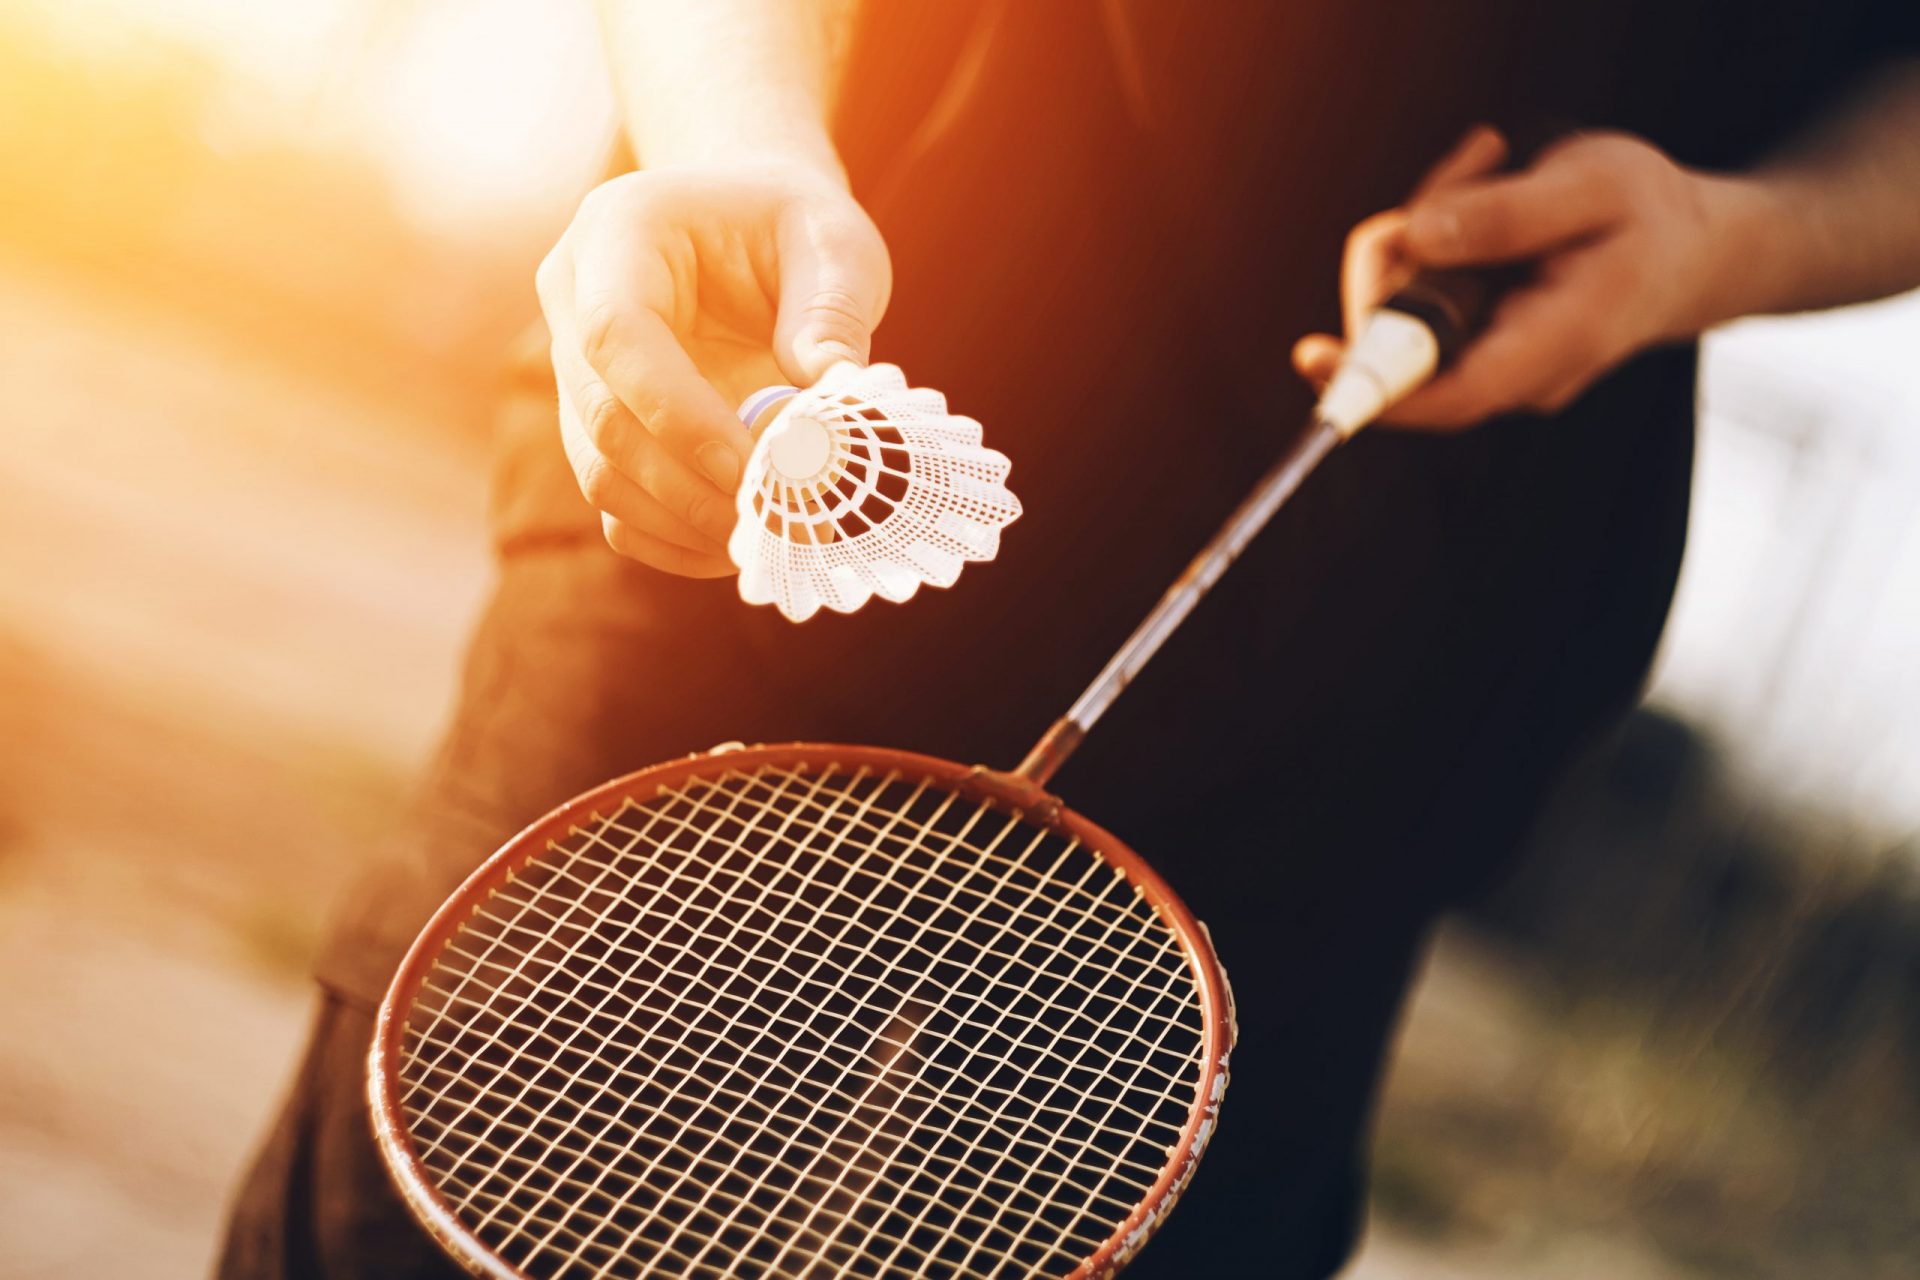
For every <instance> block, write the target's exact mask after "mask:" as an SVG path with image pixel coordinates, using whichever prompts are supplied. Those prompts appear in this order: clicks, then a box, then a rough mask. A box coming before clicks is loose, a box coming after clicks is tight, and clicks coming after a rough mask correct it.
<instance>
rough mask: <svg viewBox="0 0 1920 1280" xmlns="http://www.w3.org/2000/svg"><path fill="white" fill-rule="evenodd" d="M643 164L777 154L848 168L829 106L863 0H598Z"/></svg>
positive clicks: (827, 169)
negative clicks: (831, 128)
mask: <svg viewBox="0 0 1920 1280" xmlns="http://www.w3.org/2000/svg"><path fill="white" fill-rule="evenodd" d="M599 10H600V25H601V29H602V31H604V32H605V36H606V44H607V53H608V57H609V58H610V59H611V61H612V63H613V74H614V83H615V86H616V89H617V91H618V93H619V97H620V107H621V115H622V118H623V119H624V121H625V123H626V127H627V135H628V137H629V138H630V139H631V140H632V142H633V147H634V151H635V153H636V154H637V155H638V156H639V159H640V164H641V165H642V167H657V166H661V165H669V164H688V163H713V162H716V161H728V160H737V159H741V158H744V157H748V156H756V155H760V156H769V157H778V158H779V159H781V160H783V161H789V162H796V161H797V162H801V163H806V164H809V165H812V166H814V167H816V168H818V169H820V170H821V171H822V172H824V173H832V174H838V173H839V171H840V166H839V160H838V158H837V157H836V156H835V155H834V150H833V144H832V142H831V141H830V140H829V138H828V136H827V125H826V122H827V118H828V112H829V110H830V109H831V107H832V105H833V94H834V90H835V87H836V84H837V81H838V73H839V70H840V62H841V59H842V57H843V55H844V52H845V45H846V35H847V30H848V27H849V26H850V24H851V21H852V18H853V10H854V0H600V3H599Z"/></svg>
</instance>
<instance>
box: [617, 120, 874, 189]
mask: <svg viewBox="0 0 1920 1280" xmlns="http://www.w3.org/2000/svg"><path fill="white" fill-rule="evenodd" d="M629 136H630V137H631V138H632V139H633V148H634V153H635V158H636V159H637V160H638V161H639V163H640V167H642V168H644V169H663V168H677V167H681V166H688V165H726V166H729V167H757V166H766V167H772V168H784V169H789V170H800V171H803V172H805V173H807V174H809V175H811V176H814V177H818V178H819V179H821V180H823V181H825V182H829V183H831V184H832V185H834V186H835V187H838V188H840V189H841V190H843V191H844V190H845V189H846V188H847V171H846V169H845V167H844V166H843V165H842V164H841V163H840V154H839V152H838V151H837V150H836V149H835V148H834V145H833V139H832V138H830V137H829V136H828V135H827V130H826V127H825V125H824V124H821V125H812V124H802V123H798V122H796V121H793V120H791V119H789V120H785V121H767V122H763V123H756V122H752V121H735V122H732V123H726V122H721V121H717V120H709V121H705V122H703V123H702V125H701V127H700V128H698V129H696V130H663V129H658V128H655V129H651V130H647V129H643V128H639V127H636V128H633V129H631V130H630V132H629Z"/></svg>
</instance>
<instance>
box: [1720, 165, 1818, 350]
mask: <svg viewBox="0 0 1920 1280" xmlns="http://www.w3.org/2000/svg"><path fill="white" fill-rule="evenodd" d="M1700 181H1701V182H1702V183H1703V184H1704V186H1703V195H1702V203H1703V206H1704V207H1705V208H1706V209H1707V210H1708V218H1707V223H1708V228H1709V237H1710V243H1709V244H1708V247H1707V253H1708V257H1709V260H1710V261H1711V262H1712V264H1713V266H1712V270H1711V271H1710V273H1709V274H1710V285H1709V288H1708V289H1707V291H1706V294H1707V296H1706V298H1705V299H1704V307H1703V311H1704V314H1703V315H1702V316H1701V317H1700V325H1699V327H1700V328H1702V329H1706V328H1711V327H1712V326H1714V325H1717V324H1724V323H1726V322H1727V321H1730V320H1737V319H1739V318H1740V317H1742V316H1751V315H1766V314H1770V313H1775V312H1781V311H1792V310H1795V309H1797V308H1798V306H1799V303H1798V301H1797V299H1798V298H1799V296H1800V294H1801V292H1802V289H1801V283H1800V279H1801V273H1802V269H1803V268H1802V259H1803V257H1804V254H1803V252H1802V244H1803V241H1804V231H1805V221H1806V220H1805V218H1804V216H1803V214H1802V212H1801V210H1800V209H1799V206H1798V202H1797V200H1796V199H1795V195H1794V193H1793V192H1792V191H1791V190H1790V189H1789V188H1788V187H1787V186H1785V185H1783V184H1781V183H1779V182H1775V181H1771V180H1769V179H1767V178H1764V177H1754V176H1745V175H1735V176H1727V175H1711V174H1703V175H1701V176H1700Z"/></svg>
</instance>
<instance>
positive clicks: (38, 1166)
mask: <svg viewBox="0 0 1920 1280" xmlns="http://www.w3.org/2000/svg"><path fill="white" fill-rule="evenodd" d="M0 334H4V335H5V336H4V340H0V388H4V399H3V400H0V405H3V406H4V407H0V414H3V415H4V421H5V424H6V427H5V432H4V437H3V438H0V707H4V708H5V709H6V710H5V717H4V718H5V731H4V733H0V777H4V778H5V780H6V781H5V783H4V786H5V788H6V794H5V795H4V796H0V968H4V969H5V971H6V972H7V973H9V974H10V975H11V981H9V982H8V983H6V984H5V985H4V986H0V1026H4V1027H5V1028H6V1033H5V1037H4V1044H5V1048H4V1049H3V1050H0V1240H4V1241H6V1242H7V1252H8V1255H9V1256H8V1258H7V1261H6V1262H5V1263H4V1264H0V1274H5V1275H9V1276H22V1277H28V1276H48V1277H56V1276H57V1277H76V1278H77V1277H91V1276H108V1275H126V1276H133V1275H140V1276H155V1277H161V1276H191V1275H197V1274H199V1273H200V1272H201V1271H202V1270H203V1269H204V1267H205V1264H206V1259H207V1256H208V1250H209V1247H210V1242H211V1239H212V1232H213V1229H214V1224H215V1221H216V1219H217V1217H218V1214H219V1205H220V1203H221V1200H222V1198H223V1197H224V1196H225V1194H226V1190H227V1188H228V1186H229V1185H230V1183H231V1181H232V1178H233V1176H234V1171H235V1170H236V1169H237V1168H238V1167H239V1162H240V1161H241V1159H242V1157H243V1153H244V1152H245V1150H246V1148H247V1146H248V1145H249V1144H250V1143H251V1142H252V1141H253V1140H254V1138H255V1136H256V1135H257V1133H258V1131H259V1129H260V1126H261V1124H262V1123H263V1121H264V1118H265V1116H266V1114H267V1112H268V1109H269V1107H270V1106H271V1103H272V1100H273V1095H274V1092H275V1090H276V1089H277V1088H278V1087H279V1085H280V1083H281V1081H282V1080H283V1078H284V1076H285V1074H286V1071H287V1067H288V1064H289V1062H290V1060H291V1055H292V1053H293V1051H294V1049H295V1047H296V1046H295V1041H296V1039H297V1037H298V1035H299V1033H300V1026H301V1020H302V1017H303V1012H304V1009H305V1005H306V1001H307V998H308V992H307V986H306V983H305V981H304V979H303V974H302V971H303V969H304V966H305V963H306V956H307V954H308V953H309V950H310V947H311V941H312V937H313V934H314V931H315V929H316V928H317V927H318V913H319V911H320V908H321V906H322V904H323V903H324V902H325V901H326V900H327V899H328V898H329V897H330V896H331V894H332V892H333V890H334V889H335V887H336V886H337V885H338V884H339V883H340V881H341V880H342V878H343V877H344V876H345V875H346V874H347V873H348V872H349V871H350V870H351V869H352V866H353V865H354V862H355V860H356V859H357V858H360V857H364V856H366V853H367V850H368V848H369V844H370V841H371V840H372V839H373V838H374V837H376V836H377V834H378V833H379V832H380V831H382V830H383V829H384V828H385V827H386V826H387V825H388V824H389V822H390V821H391V820H392V818H393V816H394V813H395V810H396V806H397V804H398V801H399V798H400V795H401V793H402V790H403V788H404V785H405V781H404V780H405V778H406V777H407V776H408V774H409V773H410V771H411V769H412V768H413V766H414V764H415V762H416V761H417V759H418V757H419V756H420V755H421V754H422V752H423V751H424V749H425V747H426V744H427V741H428V739H429V737H430V735H431V734H432V732H433V728H434V725H435V722H436V719H437V718H438V716H439V714H440V711H441V707H442V705H443V703H444V701H445V698H446V694H447V689H448V688H449V686H450V683H451V680H452V677H453V673H454V662H455V659H456V650H457V647H458V645H459V643H460V638H461V630H462V627H463V626H464V624H465V622H466V620H467V618H468V616H469V615H470V614H471V612H472V610H473V606H474V601H475V600H476V599H477V597H478V595H479V593H480V591H481V589H482V586H483V584H484V580H485V575H486V563H485V543H484V540H483V536H482V530H481V517H482V508H483V503H484V482H483V477H482V476H481V474H480V466H479V451H478V450H477V449H475V448H474V447H473V445H472V441H471V438H467V439H462V438H461V437H460V436H459V435H456V434H454V433H452V432H450V431H448V430H447V429H446V426H447V424H445V423H434V422H423V421H421V420H420V419H419V418H417V417H410V416H409V415H407V414H406V413H404V412H397V411H395V410H394V409H393V408H392V407H391V406H390V405H388V404H385V403H382V402H381V401H379V400H371V399H363V398H356V397H354V396H353V395H352V393H351V392H342V391H341V390H339V389H338V388H337V387H333V386H330V385H329V384H328V382H327V380H325V379H322V378H316V377H302V376H300V375H298V374H294V373H289V372H287V371H286V370H284V369H281V368H276V367H274V366H273V365H272V364H270V363H266V362H262V361H260V360H258V359H257V358H256V359H249V357H248V355H247V354H246V353H245V351H244V350H235V349H234V346H233V344H231V343H230V342H224V341H222V340H220V339H219V338H217V337H214V336H210V335H208V334H206V333H201V332H196V331H195V330H194V329H193V328H192V327H191V326H184V325H182V324H181V323H179V321H178V320H177V319H176V318H173V317H169V316H167V315H165V314H164V313H155V312H150V311H144V310H142V309H140V308H139V307H137V306H131V305H129V304H127V303H126V302H125V301H124V300H118V299H115V298H113V297H112V296H110V295H108V296H102V295H100V294H98V293H96V292H91V291H89V290H88V289H86V288H85V287H84V286H83V285H82V286H76V284H75V282H74V281H72V280H71V279H65V280H60V281H58V282H55V281H52V280H49V279H47V278H45V277H42V276H38V275H35V274H31V273H28V272H25V271H23V270H21V269H20V268H18V267H17V266H14V267H8V268H4V269H0Z"/></svg>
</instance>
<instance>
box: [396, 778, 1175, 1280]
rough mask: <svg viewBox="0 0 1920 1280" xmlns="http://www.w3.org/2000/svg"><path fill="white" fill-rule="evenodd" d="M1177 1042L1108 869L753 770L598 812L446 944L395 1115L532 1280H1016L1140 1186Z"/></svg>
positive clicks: (1163, 937)
mask: <svg viewBox="0 0 1920 1280" xmlns="http://www.w3.org/2000/svg"><path fill="white" fill-rule="evenodd" d="M1200 1041H1201V1027H1200V1015H1199V1013H1198V1011H1197V1007H1196V1003H1195V993H1194V989H1193V980H1192V977H1191V973H1190V971H1189V967H1188V964H1187V961H1186V958H1185V956H1184V953H1183V952H1182V951H1181V950H1180V948H1179V945H1178V943H1177V940H1176V939H1175V938H1174V935H1173V934H1172V932H1171V930H1169V929H1168V928H1167V927H1166V926H1165V925H1164V924H1163V923H1162V922H1161V921H1160V920H1159V918H1158V917H1157V915H1155V914H1154V913H1153V911H1152V910H1151V909H1150V908H1149V907H1148V906H1147V905H1146V904H1145V903H1144V902H1142V901H1141V900H1140V898H1139V895H1138V894H1137V892H1136V891H1135V890H1134V889H1133V887H1132V886H1131V885H1130V884H1128V883H1127V881H1126V880H1125V879H1124V877H1122V876H1121V875H1120V874H1119V873H1118V872H1117V871H1115V870H1114V869H1113V868H1112V867H1111V866H1110V865H1109V864H1107V863H1105V862H1104V861H1103V860H1101V859H1099V858H1097V857H1095V856H1094V855H1092V854H1091V853H1090V852H1088V851H1087V850H1085V849H1084V848H1082V847H1080V846H1079V845H1077V844H1075V843H1074V842H1073V841H1071V840H1068V839H1066V838H1064V837H1063V836H1060V835H1058V834H1056V833H1054V832H1051V831H1049V830H1047V829H1045V828H1042V827H1039V826H1036V825H1032V824H1029V823H1027V822H1025V821H1024V820H1022V819H1019V818H1015V817H1012V816H1010V815H1008V814H1006V813H1004V812H1000V811H997V810H994V809H992V808H989V807H987V806H984V805H981V804H979V803H977V802H975V801H973V800H971V799H966V798H962V797H960V796H958V795H957V794H956V793H954V792H951V791H949V790H946V789H945V788H944V787H941V786H939V785H937V784H930V783H928V782H925V781H913V780H903V779H900V778H898V777H897V776H894V775H884V776H874V775H871V774H868V773H866V772H865V771H846V770H836V769H833V768H827V769H816V770H806V769H799V768H776V767H771V766H763V767H761V768H759V769H756V770H754V771H753V772H751V773H742V772H735V773H731V774H728V775H726V776H724V777H720V778H713V779H699V780H695V781H693V782H691V783H688V784H686V785H685V786H683V787H682V788H680V789H679V790H677V791H671V792H665V793H663V794H661V795H660V796H658V797H655V798H654V799H651V800H648V801H645V802H642V803H634V802H632V801H629V802H627V803H626V804H624V805H623V806H622V807H621V808H620V809H619V810H617V811H616V812H615V813H613V814H611V815H609V816H607V817H605V818H599V819H596V820H594V821H593V822H590V823H587V824H584V825H583V826H582V827H579V828H576V829H575V830H574V831H573V832H572V833H571V834H570V835H569V837H568V838H567V839H566V840H564V841H560V842H556V843H555V844H554V845H552V846H550V848H549V850H548V852H547V854H546V855H545V856H544V857H541V858H537V859H535V860H534V861H533V862H532V863H530V864H529V865H528V866H527V867H525V868H523V870H522V872H521V873H520V874H518V875H516V876H515V877H514V878H513V879H511V880H510V881H508V882H507V883H506V884H505V885H504V886H503V887H502V888H501V889H500V890H499V892H498V893H497V894H495V895H494V896H493V897H492V898H491V899H489V900H487V901H486V902H484V903H482V904H481V905H480V906H479V907H477V908H476V910H475V913H474V915H473V916H472V917H471V918H470V919H469V920H468V921H467V922H466V924H465V926H464V927H463V928H461V929H460V930H458V931H456V933H455V934H454V935H453V936H452V937H451V938H450V939H449V940H448V942H447V944H446V947H445V950H444V951H443V953H442V955H441V956H440V958H439V960H438V962H437V963H436V965H435V966H434V967H433V969H432V970H431V971H430V973H429V974H428V976H427V978H426V981H425V982H424V984H423V986H422V988H421V991H420V993H419V995H418V997H417V998H416V1005H415V1007H414V1010H413V1012H412V1014H411V1016H410V1019H409V1023H408V1030H407V1036H406V1040H405V1045H404V1052H403V1058H402V1064H401V1071H400V1075H401V1081H402V1085H403V1095H402V1105H403V1111H404V1114H405V1116H406V1118H407V1122H408V1125H409V1128H410V1130H411V1132H412V1134H413V1136H414V1140H415V1145H416V1148H417V1150H418V1151H419V1154H420V1156H421V1160H422V1163H423V1165H424V1166H425V1168H426V1170H427V1172H428V1175H429V1178H430V1180H432V1181H433V1182H434V1183H435V1185H437V1186H438V1187H439V1188H440V1190H441V1192H442V1194H443V1195H444V1196H445V1197H446V1198H447V1199H448V1200H449V1201H450V1202H452V1203H453V1204H454V1206H455V1208H456V1211H457V1212H458V1213H459V1214H460V1216H461V1217H462V1219H463V1220H465V1221H467V1222H469V1223H470V1224H475V1225H476V1233H477V1234H479V1235H480V1236H481V1238H482V1239H483V1240H485V1241H486V1242H487V1243H488V1244H489V1246H490V1247H491V1248H493V1249H494V1250H495V1252H496V1253H497V1254H499V1255H500V1256H501V1257H503V1258H505V1259H506V1260H508V1261H509V1262H510V1263H512V1264H513V1265H515V1266H516V1267H519V1268H520V1269H521V1270H522V1271H524V1272H526V1273H527V1274H529V1275H539V1276H546V1275H553V1276H560V1275H566V1276H576V1275H600V1274H609V1275H631V1274H639V1273H640V1272H641V1271H643V1270H648V1269H650V1272H649V1273H650V1274H660V1275H687V1276H763V1275H764V1276H805V1277H808V1280H813V1278H815V1277H825V1276H882V1275H889V1276H892V1275H1023V1276H1024V1275H1030V1274H1035V1273H1045V1272H1049V1271H1052V1272H1065V1271H1067V1270H1071V1269H1072V1268H1073V1267H1074V1266H1075V1265H1077V1264H1078V1262H1079V1261H1081V1260H1083V1259H1084V1258H1085V1257H1087V1256H1088V1255H1090V1254H1091V1253H1092V1252H1093V1251H1094V1250H1095V1249H1096V1248H1098V1247H1099V1245H1100V1244H1101V1243H1102V1242H1104V1241H1105V1239H1106V1238H1107V1237H1108V1236H1109V1235H1110V1234H1111V1233H1112V1231H1113V1229H1114V1228H1115V1226H1116V1225H1117V1224H1118V1223H1119V1222H1120V1221H1121V1220H1122V1219H1123V1218H1124V1217H1125V1216H1126V1214H1127V1213H1128V1212H1129V1211H1130V1210H1131V1209H1132V1208H1133V1207H1134V1206H1135V1205H1137V1204H1138V1203H1139V1202H1140V1200H1141V1198H1142V1197H1143V1195H1144V1193H1145V1192H1146V1190H1147V1189H1148V1188H1149V1187H1150V1186H1151V1185H1152V1184H1153V1182H1154V1180H1155V1179H1156V1178H1157V1177H1158V1175H1159V1174H1160V1172H1161V1170H1162V1169H1163V1168H1164V1167H1165V1163H1166V1156H1167V1152H1168V1150H1169V1149H1170V1148H1171V1147H1172V1146H1173V1145H1174V1144H1175V1143H1176V1141H1177V1139H1178V1137H1179V1135H1180V1132H1181V1129H1182V1126H1183V1125H1184V1123H1185V1121H1186V1119H1187V1117H1188V1115H1189V1113H1190V1111H1191V1108H1192V1105H1193V1100H1194V1091H1195V1087H1196V1082H1197V1079H1198V1075H1199V1061H1198V1055H1199V1045H1200Z"/></svg>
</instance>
